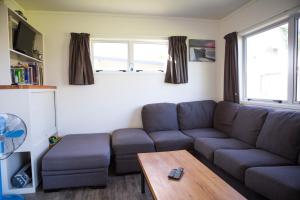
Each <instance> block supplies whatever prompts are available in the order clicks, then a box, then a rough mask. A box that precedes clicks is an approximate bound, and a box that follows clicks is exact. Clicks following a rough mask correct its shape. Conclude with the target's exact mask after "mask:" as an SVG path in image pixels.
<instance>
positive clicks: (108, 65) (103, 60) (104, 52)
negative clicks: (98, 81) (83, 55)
mask: <svg viewBox="0 0 300 200" xmlns="http://www.w3.org/2000/svg"><path fill="white" fill-rule="evenodd" d="M92 48H93V49H92V52H93V62H94V69H95V70H102V71H121V70H127V68H128V44H127V43H124V42H123V43H122V42H94V43H93V44H92Z"/></svg>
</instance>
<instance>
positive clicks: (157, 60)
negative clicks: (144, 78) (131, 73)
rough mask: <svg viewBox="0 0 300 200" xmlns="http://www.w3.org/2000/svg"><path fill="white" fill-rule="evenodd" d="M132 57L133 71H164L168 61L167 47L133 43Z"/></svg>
mask: <svg viewBox="0 0 300 200" xmlns="http://www.w3.org/2000/svg"><path fill="white" fill-rule="evenodd" d="M133 55H134V56H133V59H134V69H135V70H143V71H158V70H163V71H165V68H166V66H167V59H168V45H167V44H151V43H135V44H133Z"/></svg>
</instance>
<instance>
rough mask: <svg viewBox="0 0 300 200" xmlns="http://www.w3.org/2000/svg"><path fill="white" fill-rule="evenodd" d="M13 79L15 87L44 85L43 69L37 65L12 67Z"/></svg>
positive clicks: (28, 64) (29, 64)
mask: <svg viewBox="0 0 300 200" xmlns="http://www.w3.org/2000/svg"><path fill="white" fill-rule="evenodd" d="M11 79H12V83H13V84H14V85H43V68H42V67H40V66H39V65H38V64H37V63H26V64H21V63H18V65H15V66H11Z"/></svg>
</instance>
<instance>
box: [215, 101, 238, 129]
mask: <svg viewBox="0 0 300 200" xmlns="http://www.w3.org/2000/svg"><path fill="white" fill-rule="evenodd" d="M240 107H241V105H240V104H237V103H231V102H226V101H222V102H219V103H218V104H217V106H216V109H215V114H214V122H213V127H214V128H215V129H217V130H219V131H222V132H224V133H227V134H231V131H232V124H233V121H234V119H235V117H236V114H237V112H238V110H239V108H240Z"/></svg>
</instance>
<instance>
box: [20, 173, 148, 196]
mask: <svg viewBox="0 0 300 200" xmlns="http://www.w3.org/2000/svg"><path fill="white" fill-rule="evenodd" d="M140 179H141V178H140V175H139V174H133V175H126V176H109V179H108V185H107V187H106V188H103V189H93V188H79V189H66V190H59V191H57V192H50V193H44V192H43V191H42V190H40V191H38V192H37V193H35V194H28V195H25V199H26V200H69V199H70V200H151V199H152V197H151V194H150V192H149V190H148V188H147V187H146V193H145V194H142V193H141V182H140Z"/></svg>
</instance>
